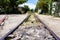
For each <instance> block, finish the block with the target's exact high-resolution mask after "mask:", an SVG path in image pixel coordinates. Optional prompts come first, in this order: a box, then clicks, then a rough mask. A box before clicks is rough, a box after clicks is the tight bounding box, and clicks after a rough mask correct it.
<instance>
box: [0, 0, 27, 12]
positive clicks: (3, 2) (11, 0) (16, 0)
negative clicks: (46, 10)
mask: <svg viewBox="0 0 60 40" xmlns="http://www.w3.org/2000/svg"><path fill="white" fill-rule="evenodd" d="M26 1H27V0H0V7H1V8H3V9H4V10H5V12H6V11H10V9H12V10H14V9H16V8H17V6H18V5H19V4H22V3H24V2H26Z"/></svg>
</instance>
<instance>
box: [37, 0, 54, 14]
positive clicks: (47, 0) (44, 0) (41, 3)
mask: <svg viewBox="0 0 60 40" xmlns="http://www.w3.org/2000/svg"><path fill="white" fill-rule="evenodd" d="M52 2H53V0H38V2H37V5H36V8H37V9H42V11H45V12H49V14H51V10H52ZM49 5H50V10H49Z"/></svg>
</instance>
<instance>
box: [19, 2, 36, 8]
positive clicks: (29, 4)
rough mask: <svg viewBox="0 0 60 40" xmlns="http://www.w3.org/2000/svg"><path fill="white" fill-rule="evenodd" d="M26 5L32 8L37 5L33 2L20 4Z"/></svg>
mask: <svg viewBox="0 0 60 40" xmlns="http://www.w3.org/2000/svg"><path fill="white" fill-rule="evenodd" d="M24 5H27V6H29V8H30V9H35V7H36V5H34V4H32V3H24V4H21V5H19V7H24Z"/></svg>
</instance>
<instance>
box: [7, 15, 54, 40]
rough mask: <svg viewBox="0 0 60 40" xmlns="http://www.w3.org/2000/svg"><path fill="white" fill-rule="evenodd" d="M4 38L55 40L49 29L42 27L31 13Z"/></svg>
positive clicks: (10, 39) (15, 39)
mask: <svg viewBox="0 0 60 40" xmlns="http://www.w3.org/2000/svg"><path fill="white" fill-rule="evenodd" d="M6 40H55V39H54V38H53V36H52V35H50V33H49V31H48V30H47V29H45V28H44V25H42V24H41V23H40V22H39V21H38V20H37V19H36V18H35V17H34V15H31V16H30V17H29V18H28V20H27V21H25V22H24V23H23V24H22V25H21V26H20V27H19V28H18V29H17V30H16V31H15V32H14V33H13V34H11V35H9V36H8V37H7V38H6Z"/></svg>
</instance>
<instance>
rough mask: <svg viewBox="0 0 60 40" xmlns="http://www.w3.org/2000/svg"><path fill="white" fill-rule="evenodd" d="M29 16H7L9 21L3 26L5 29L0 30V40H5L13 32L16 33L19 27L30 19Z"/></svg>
mask: <svg viewBox="0 0 60 40" xmlns="http://www.w3.org/2000/svg"><path fill="white" fill-rule="evenodd" d="M28 16H29V15H28V14H24V15H14V14H13V15H7V17H8V18H7V19H6V20H5V23H4V25H3V26H0V28H1V27H3V29H0V40H5V38H6V37H7V36H8V35H9V34H11V33H12V32H13V31H15V30H16V29H17V28H18V27H19V25H21V24H22V23H23V21H24V20H26V19H27V18H28Z"/></svg>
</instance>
